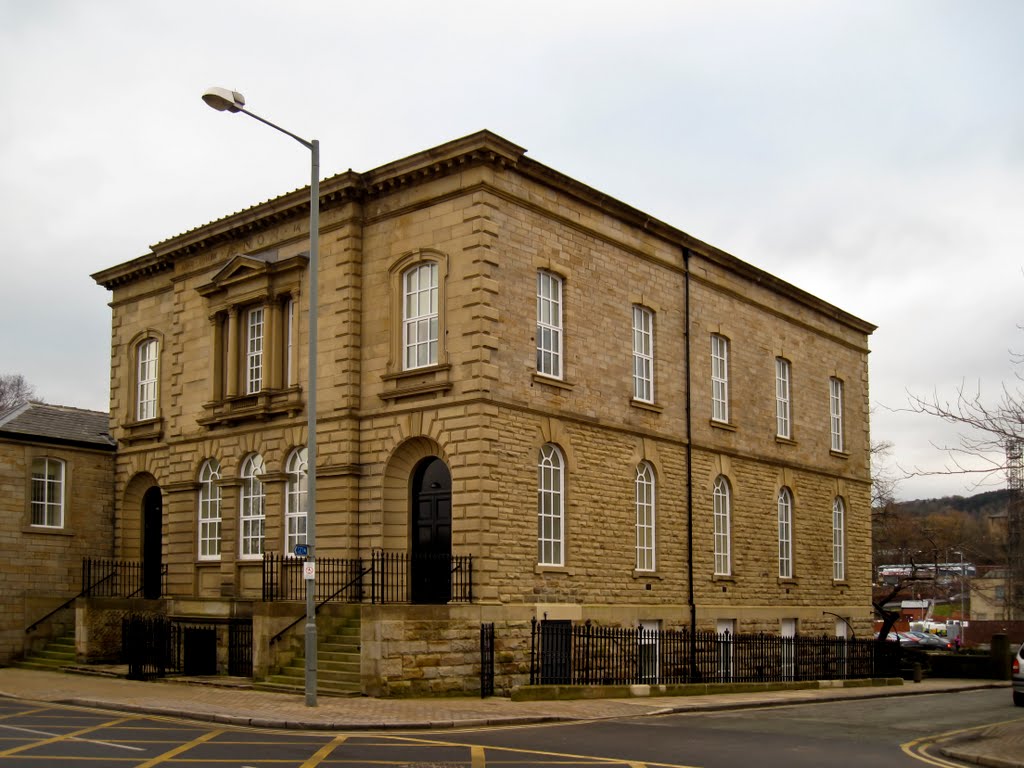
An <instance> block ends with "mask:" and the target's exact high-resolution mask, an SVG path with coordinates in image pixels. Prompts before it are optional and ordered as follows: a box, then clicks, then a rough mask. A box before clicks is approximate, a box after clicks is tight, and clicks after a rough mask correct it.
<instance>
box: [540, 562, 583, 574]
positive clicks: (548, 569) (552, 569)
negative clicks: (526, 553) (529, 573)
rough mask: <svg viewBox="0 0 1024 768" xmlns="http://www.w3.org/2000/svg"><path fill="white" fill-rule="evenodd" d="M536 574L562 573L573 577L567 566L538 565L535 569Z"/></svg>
mask: <svg viewBox="0 0 1024 768" xmlns="http://www.w3.org/2000/svg"><path fill="white" fill-rule="evenodd" d="M533 572H534V573H561V574H565V575H566V576H572V575H573V573H574V572H573V571H572V570H571V569H570V568H568V567H567V566H565V565H541V564H539V563H538V564H537V565H535V566H534V567H533Z"/></svg>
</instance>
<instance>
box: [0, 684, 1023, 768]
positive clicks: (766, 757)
mask: <svg viewBox="0 0 1024 768" xmlns="http://www.w3.org/2000/svg"><path fill="white" fill-rule="evenodd" d="M1015 717H1020V711H1019V710H1015V708H1014V707H1013V706H1012V705H1011V704H1010V697H1009V695H1008V693H1007V691H1006V690H1001V689H996V690H982V691H965V692H962V693H954V694H937V695H929V696H902V697H894V698H882V699H872V700H866V701H843V702H831V703H822V704H805V705H798V706H787V707H773V708H762V709H752V710H738V711H728V712H714V713H703V714H687V715H665V716H659V717H647V718H631V719H619V720H608V721H597V722H588V723H573V724H563V725H547V726H523V727H515V728H488V729H473V730H453V731H444V732H436V731H435V732H406V733H391V732H389V733H381V734H369V733H365V732H362V733H360V732H353V733H338V734H333V733H332V734H323V733H308V732H295V731H290V732H286V733H285V732H272V731H259V730H251V729H241V728H229V727H219V726H217V725H216V724H212V723H195V722H185V721H181V720H173V719H169V718H159V717H149V716H145V715H132V714H122V713H115V712H105V711H100V710H90V709H86V708H82V707H69V706H61V705H52V704H37V703H32V702H26V701H18V700H14V699H4V700H0V768H28V767H29V766H32V768H48V767H49V766H54V767H57V766H60V767H61V768H64V767H65V766H68V767H70V768H75V767H76V766H83V767H84V766H90V767H95V766H104V767H107V766H109V767H111V768H117V767H119V766H125V768H129V767H132V768H151V766H166V767H167V768H185V766H188V768H341V767H342V766H344V768H353V766H370V765H373V766H408V767H413V766H424V767H426V766H430V767H431V768H438V767H442V766H443V768H455V766H466V768H487V767H488V766H492V767H494V766H500V768H525V767H526V766H556V765H557V766H624V767H625V768H640V767H641V766H652V767H655V766H662V767H664V766H695V767H699V768H726V767H729V768H732V767H734V766H742V765H751V764H756V765H757V766H758V767H759V768H802V767H803V766H807V767H808V768H810V767H811V766H813V767H814V768H821V766H828V768H843V767H844V766H872V767H879V766H880V767H884V768H889V766H892V767H893V768H899V767H900V766H921V765H923V763H922V762H921V761H920V758H918V757H915V756H913V755H911V754H908V753H907V752H906V751H904V750H903V749H902V748H901V746H902V745H905V744H908V743H909V742H913V741H915V740H918V739H922V738H926V737H937V736H939V735H940V734H942V733H945V732H949V731H954V730H960V729H963V728H968V727H972V726H979V725H984V724H989V723H995V722H1002V721H1005V720H1009V719H1013V718H1015ZM932 764H936V763H932ZM939 764H945V765H953V763H950V762H949V761H945V762H944V763H943V762H942V761H940V762H939Z"/></svg>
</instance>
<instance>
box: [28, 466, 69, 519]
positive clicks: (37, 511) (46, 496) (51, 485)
mask: <svg viewBox="0 0 1024 768" xmlns="http://www.w3.org/2000/svg"><path fill="white" fill-rule="evenodd" d="M32 526H33V527H35V528H63V527H64V462H63V461H61V460H60V459H50V458H46V457H40V458H36V459H33V460H32Z"/></svg>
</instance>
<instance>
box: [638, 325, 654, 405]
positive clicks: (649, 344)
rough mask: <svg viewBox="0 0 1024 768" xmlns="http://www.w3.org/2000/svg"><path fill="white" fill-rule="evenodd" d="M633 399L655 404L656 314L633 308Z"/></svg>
mask: <svg viewBox="0 0 1024 768" xmlns="http://www.w3.org/2000/svg"><path fill="white" fill-rule="evenodd" d="M633 397H634V399H636V400H640V401H641V402H644V403H653V402H654V312H652V311H651V310H649V309H647V308H646V307H636V306H635V307H633Z"/></svg>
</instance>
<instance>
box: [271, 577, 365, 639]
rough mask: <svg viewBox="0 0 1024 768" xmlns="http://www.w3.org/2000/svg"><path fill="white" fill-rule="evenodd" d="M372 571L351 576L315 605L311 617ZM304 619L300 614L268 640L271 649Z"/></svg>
mask: <svg viewBox="0 0 1024 768" xmlns="http://www.w3.org/2000/svg"><path fill="white" fill-rule="evenodd" d="M372 570H373V567H372V566H371V567H369V568H364V569H363V570H361V571H360V572H359V573H358V574H357V575H355V576H353V577H352V579H351V580H350V581H349V582H348V583H347V584H346V585H345V586H343V587H341V588H340V589H337V590H335V591H334V593H333V594H332V595H331V596H330V597H326V598H324V599H323V600H321V601H320V602H319V603H318V604H317V606H316V608H314V609H313V615H314V616H316V615H317V614H319V613H320V609H321V608H323V607H324V606H325V605H326V604H327V603H329V602H330V601H331V600H333V599H334V598H336V597H337V596H338V595H340V594H341V593H342V592H344V591H345V590H346V589H348V588H349V587H351V586H352V585H353V584H355V583H356V582H357V581H362V579H363V576H365V575H366V574H368V573H369V572H370V571H372ZM304 618H306V614H302V615H301V616H299V618H297V619H296V620H295V621H293V622H292V623H291V624H289V625H288V626H287V627H285V628H284V629H282V630H281V631H280V632H278V633H277V634H276V635H274V636H273V637H272V638H270V645H271V647H273V645H274V643H276V642H277V641H278V640H280V639H281V638H282V637H284V634H285V632H287V631H288V630H289V629H292V628H294V627H295V626H296V625H297V624H298V623H299V622H300V621H302V620H303V619H304Z"/></svg>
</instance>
